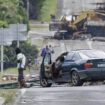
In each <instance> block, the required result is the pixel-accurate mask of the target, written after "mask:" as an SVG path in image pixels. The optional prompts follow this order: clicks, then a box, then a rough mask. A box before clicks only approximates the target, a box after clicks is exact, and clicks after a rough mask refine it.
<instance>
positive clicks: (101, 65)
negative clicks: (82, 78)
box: [84, 59, 105, 79]
mask: <svg viewBox="0 0 105 105" xmlns="http://www.w3.org/2000/svg"><path fill="white" fill-rule="evenodd" d="M84 67H85V70H86V71H87V74H88V75H89V76H90V77H93V78H94V77H95V78H97V79H98V78H100V79H101V78H105V59H90V60H88V61H87V63H86V64H85V65H84Z"/></svg>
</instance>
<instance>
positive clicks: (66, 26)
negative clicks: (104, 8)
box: [49, 10, 105, 39]
mask: <svg viewBox="0 0 105 105" xmlns="http://www.w3.org/2000/svg"><path fill="white" fill-rule="evenodd" d="M102 20H103V21H105V13H101V12H97V11H94V10H90V11H84V12H81V13H80V14H78V15H77V14H73V15H71V16H66V15H64V16H63V17H62V18H61V20H56V19H55V20H53V21H51V22H50V24H49V30H50V31H56V33H55V36H54V37H55V38H56V39H62V37H61V36H62V33H64V32H65V38H67V39H68V38H75V39H76V38H78V37H81V35H83V34H82V32H83V33H84V32H85V33H86V34H87V33H88V31H87V27H86V25H87V24H88V25H91V24H92V25H93V24H94V25H95V24H97V22H98V24H99V22H100V21H102ZM102 23H103V22H102ZM102 25H103V24H102ZM75 32H76V33H77V32H79V33H78V35H75ZM90 34H91V33H90Z"/></svg>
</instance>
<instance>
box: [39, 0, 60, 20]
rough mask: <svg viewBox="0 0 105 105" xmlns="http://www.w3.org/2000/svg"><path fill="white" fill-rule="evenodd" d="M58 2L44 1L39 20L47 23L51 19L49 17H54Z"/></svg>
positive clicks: (55, 0)
mask: <svg viewBox="0 0 105 105" xmlns="http://www.w3.org/2000/svg"><path fill="white" fill-rule="evenodd" d="M57 1H58V0H45V1H44V3H43V7H42V8H41V15H40V20H42V21H49V20H50V19H51V17H50V15H51V14H55V15H56V7H57Z"/></svg>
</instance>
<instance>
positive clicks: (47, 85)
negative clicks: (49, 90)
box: [40, 78, 52, 87]
mask: <svg viewBox="0 0 105 105" xmlns="http://www.w3.org/2000/svg"><path fill="white" fill-rule="evenodd" d="M40 85H41V86H42V87H51V85H52V83H48V80H47V79H45V78H43V79H40Z"/></svg>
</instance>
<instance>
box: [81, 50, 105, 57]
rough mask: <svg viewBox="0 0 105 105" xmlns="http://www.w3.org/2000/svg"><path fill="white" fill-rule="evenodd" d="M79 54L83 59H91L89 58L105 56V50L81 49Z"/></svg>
mask: <svg viewBox="0 0 105 105" xmlns="http://www.w3.org/2000/svg"><path fill="white" fill-rule="evenodd" d="M79 55H80V56H81V58H83V59H89V58H96V59H97V58H105V52H103V51H97V50H90V51H89V50H85V51H80V52H79Z"/></svg>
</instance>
